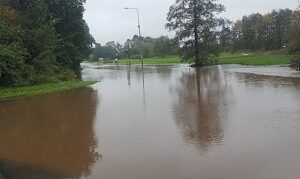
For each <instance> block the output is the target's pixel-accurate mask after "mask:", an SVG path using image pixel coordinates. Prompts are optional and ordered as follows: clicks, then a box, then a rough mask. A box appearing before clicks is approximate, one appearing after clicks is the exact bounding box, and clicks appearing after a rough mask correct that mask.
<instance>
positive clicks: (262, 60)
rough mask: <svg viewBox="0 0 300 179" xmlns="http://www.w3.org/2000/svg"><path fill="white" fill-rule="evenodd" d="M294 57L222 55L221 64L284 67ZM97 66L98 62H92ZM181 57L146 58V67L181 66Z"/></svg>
mask: <svg viewBox="0 0 300 179" xmlns="http://www.w3.org/2000/svg"><path fill="white" fill-rule="evenodd" d="M292 58H293V56H292V55H288V54H284V53H280V52H272V53H271V52H256V53H222V54H221V55H220V59H219V64H240V65H256V66H263V65H283V64H289V63H290V61H291V59H292ZM92 63H93V64H96V63H98V62H92ZM180 63H181V59H180V58H179V57H166V58H145V59H144V64H146V65H160V64H162V65H163V64H180ZM119 64H120V65H127V64H128V59H122V60H120V61H119ZM131 64H132V65H135V64H141V61H140V60H139V59H131Z"/></svg>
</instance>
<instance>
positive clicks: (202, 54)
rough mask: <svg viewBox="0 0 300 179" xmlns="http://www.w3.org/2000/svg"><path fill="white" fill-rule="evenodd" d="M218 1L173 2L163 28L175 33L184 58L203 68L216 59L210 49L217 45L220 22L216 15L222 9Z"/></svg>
mask: <svg viewBox="0 0 300 179" xmlns="http://www.w3.org/2000/svg"><path fill="white" fill-rule="evenodd" d="M216 1H217V0H176V2H175V4H174V5H172V6H171V7H170V10H169V13H168V16H167V20H168V23H167V24H166V27H167V28H168V29H169V30H172V31H176V37H177V38H178V39H179V40H180V41H181V42H182V43H183V48H182V52H183V54H182V55H183V57H184V59H193V60H194V62H195V65H196V66H202V65H204V63H206V62H208V61H211V60H212V59H214V58H215V57H216V56H217V53H216V51H214V50H212V49H214V47H215V44H216V35H217V30H218V29H217V27H219V26H220V25H221V24H222V22H223V20H222V19H220V18H218V17H217V16H216V14H218V13H221V12H223V11H224V10H225V8H224V6H223V5H221V4H218V3H216Z"/></svg>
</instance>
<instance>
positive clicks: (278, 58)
mask: <svg viewBox="0 0 300 179" xmlns="http://www.w3.org/2000/svg"><path fill="white" fill-rule="evenodd" d="M245 54H246V53H245ZM245 54H243V53H233V54H231V53H223V54H221V56H220V60H219V64H240V65H255V66H263V65H284V64H289V63H290V61H291V60H292V58H293V56H292V55H288V54H278V53H248V54H247V55H245Z"/></svg>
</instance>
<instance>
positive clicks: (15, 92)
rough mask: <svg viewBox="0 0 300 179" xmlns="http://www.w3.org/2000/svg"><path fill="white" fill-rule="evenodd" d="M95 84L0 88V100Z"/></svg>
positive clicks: (76, 82) (53, 84) (70, 83)
mask: <svg viewBox="0 0 300 179" xmlns="http://www.w3.org/2000/svg"><path fill="white" fill-rule="evenodd" d="M95 83H96V81H66V82H60V83H47V84H41V85H35V86H25V87H11V88H0V100H3V99H9V98H17V97H25V96H36V95H42V94H49V93H54V92H60V91H66V90H71V89H77V88H82V87H87V86H89V85H92V84H95Z"/></svg>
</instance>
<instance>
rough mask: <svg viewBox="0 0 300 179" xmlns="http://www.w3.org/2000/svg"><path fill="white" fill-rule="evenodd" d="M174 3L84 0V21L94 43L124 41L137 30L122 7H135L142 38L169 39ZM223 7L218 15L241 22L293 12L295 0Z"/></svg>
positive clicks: (229, 0)
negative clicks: (254, 14) (168, 24)
mask: <svg viewBox="0 0 300 179" xmlns="http://www.w3.org/2000/svg"><path fill="white" fill-rule="evenodd" d="M174 2H175V0H87V4H86V5H85V8H86V12H85V15H84V16H85V19H86V21H87V23H88V25H89V27H90V31H91V34H92V35H93V37H94V38H95V40H96V41H97V42H100V43H101V44H105V43H106V42H108V41H118V42H121V43H123V42H125V41H126V39H128V38H132V36H133V35H134V34H137V33H138V30H137V15H136V12H134V11H132V10H124V7H137V8H139V9H140V13H141V26H142V35H143V36H151V37H158V36H160V35H169V36H172V33H169V32H168V31H167V30H166V29H165V24H166V16H167V13H168V11H169V7H170V6H171V5H172V4H173V3H174ZM219 2H220V3H222V4H224V5H225V7H226V12H225V13H224V14H223V15H222V16H223V17H226V18H228V19H230V20H237V19H241V18H242V16H243V15H248V14H251V13H252V12H259V13H267V12H270V11H271V10H272V9H279V8H291V9H293V10H294V9H296V7H297V1H296V0H220V1H219Z"/></svg>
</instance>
